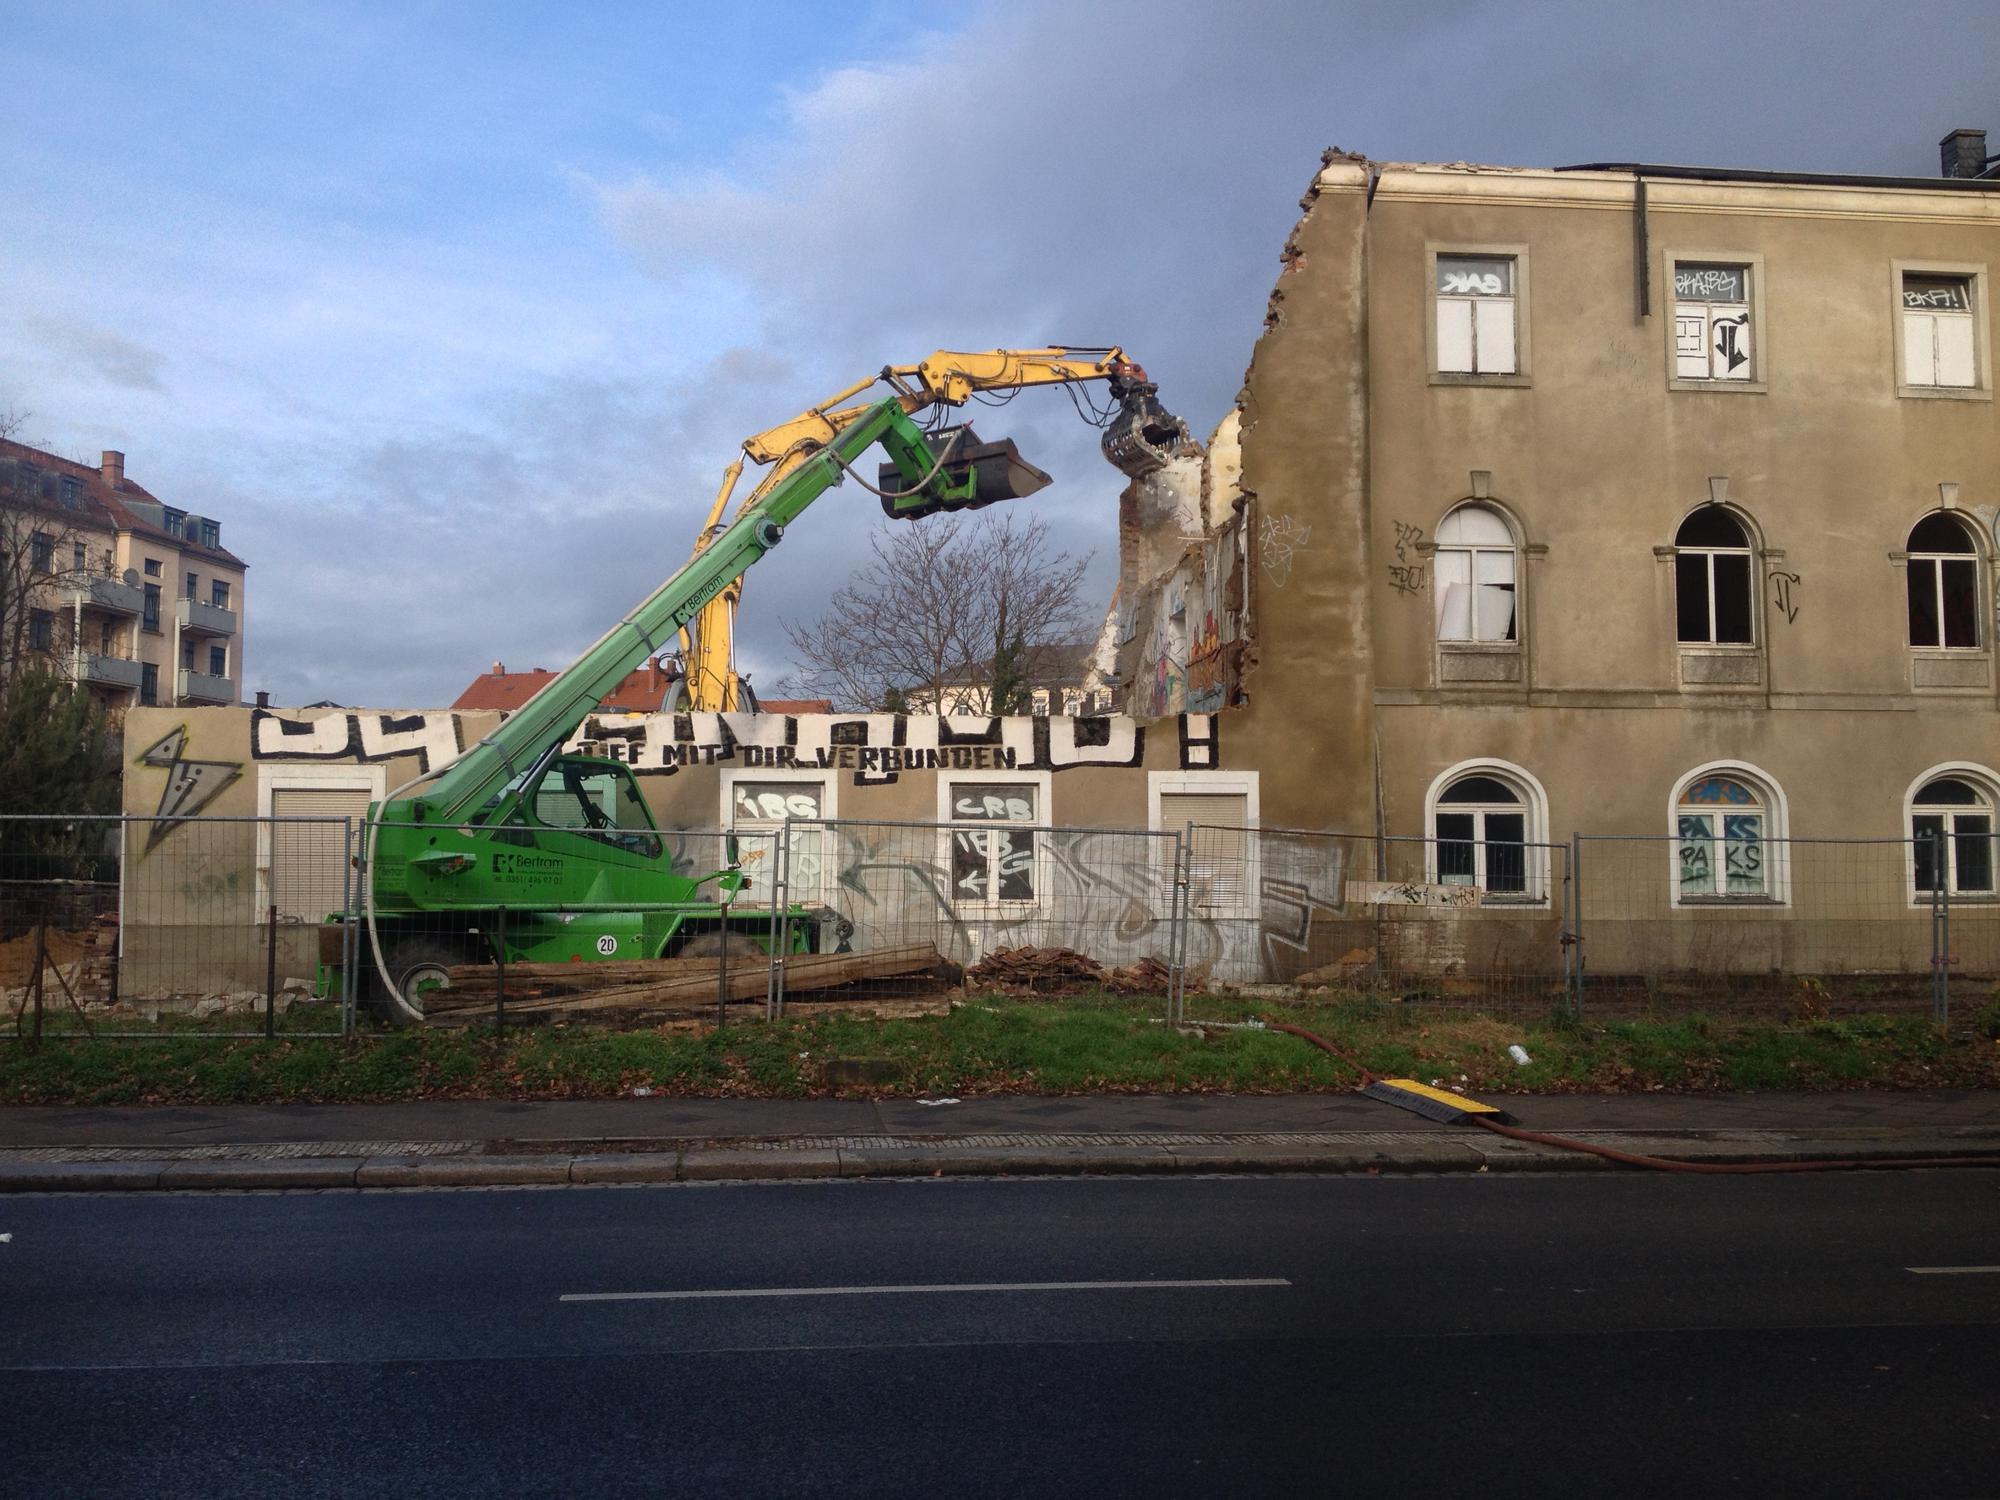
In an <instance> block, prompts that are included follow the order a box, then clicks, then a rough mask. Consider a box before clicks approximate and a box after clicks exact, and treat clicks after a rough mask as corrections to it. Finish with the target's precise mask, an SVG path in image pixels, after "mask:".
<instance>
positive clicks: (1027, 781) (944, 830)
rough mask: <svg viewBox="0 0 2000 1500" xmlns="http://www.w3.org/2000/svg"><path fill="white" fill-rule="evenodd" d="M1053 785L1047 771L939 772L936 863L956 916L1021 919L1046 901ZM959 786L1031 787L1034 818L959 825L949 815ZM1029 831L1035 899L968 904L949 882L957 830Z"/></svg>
mask: <svg viewBox="0 0 2000 1500" xmlns="http://www.w3.org/2000/svg"><path fill="white" fill-rule="evenodd" d="M1053 785H1054V778H1053V773H1051V772H1048V771H954V772H952V773H951V774H950V775H946V774H944V773H943V772H940V773H939V775H938V782H937V788H938V790H937V817H938V823H939V826H940V832H941V834H942V837H941V838H940V839H939V841H938V862H939V868H940V869H941V870H942V872H943V881H944V887H945V889H946V890H947V891H948V892H950V898H951V905H952V909H953V910H954V911H957V912H961V913H966V914H970V915H978V916H992V917H1006V918H1015V917H1024V916H1034V915H1037V914H1039V913H1040V912H1041V911H1042V910H1043V908H1044V906H1045V905H1046V903H1047V901H1048V888H1049V878H1050V876H1051V875H1052V874H1053V873H1054V869H1055V862H1054V860H1053V859H1052V858H1051V857H1050V854H1049V842H1048V838H1047V837H1046V835H1047V833H1048V831H1049V830H1050V829H1051V828H1052V827H1053V821H1054V820H1053V819H1052V818H1051V817H1050V811H1051V808H1050V802H1049V795H1050V792H1051V789H1052V787H1053ZM961 786H1031V787H1033V788H1035V811H1036V814H1037V816H1036V817H1035V819H1034V820H1033V821H1032V822H1028V823H1014V824H1004V823H986V822H959V821H958V820H957V819H956V818H954V816H953V813H952V802H953V800H954V798H953V796H952V793H953V789H954V788H957V787H961ZM1004 827H1014V828H1032V829H1035V830H1036V833H1035V835H1034V839H1035V895H1034V899H1033V900H1030V901H1003V900H1000V899H999V898H997V897H991V898H987V899H983V900H968V899H966V898H963V897H961V896H960V895H959V893H958V887H957V885H956V883H955V882H954V881H953V880H952V878H951V870H952V841H953V839H954V838H955V837H956V835H957V833H958V831H959V830H960V829H961V828H972V829H979V828H1004ZM988 869H989V870H990V869H991V864H990V862H989V865H988Z"/></svg>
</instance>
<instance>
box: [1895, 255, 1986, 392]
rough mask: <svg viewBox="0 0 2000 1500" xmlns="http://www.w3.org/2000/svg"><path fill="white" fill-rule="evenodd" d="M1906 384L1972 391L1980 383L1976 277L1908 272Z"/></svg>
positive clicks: (1905, 293) (1904, 313) (1904, 296)
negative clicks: (1974, 310)
mask: <svg viewBox="0 0 2000 1500" xmlns="http://www.w3.org/2000/svg"><path fill="white" fill-rule="evenodd" d="M1901 292H1902V308H1901V314H1902V319H1903V383H1904V384H1905V385H1915V386H1935V387H1958V388H1961V389H1968V388H1970V387H1972V386H1975V385H1977V384H1978V383H1979V358H1978V352H1977V342H1978V341H1977V338H1976V335H1975V329H1974V327H1973V321H1972V278H1971V277H1970V276H1935V275H1925V274H1923V273H1921V272H1914V271H1905V272H1904V273H1903V283H1902V288H1901Z"/></svg>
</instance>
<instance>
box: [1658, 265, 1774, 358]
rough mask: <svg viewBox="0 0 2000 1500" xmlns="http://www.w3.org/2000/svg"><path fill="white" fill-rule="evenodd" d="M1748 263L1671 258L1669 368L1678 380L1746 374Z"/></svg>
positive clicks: (1748, 354)
mask: <svg viewBox="0 0 2000 1500" xmlns="http://www.w3.org/2000/svg"><path fill="white" fill-rule="evenodd" d="M1750 331H1751V318H1750V268H1749V267H1748V266H1746V265H1714V264H1696V263H1690V262H1684V261H1677V262H1675V264H1674V374H1675V376H1676V377H1677V378H1679V379H1681V380H1752V379H1754V378H1756V360H1755V359H1754V357H1753V352H1752V348H1751V337H1750Z"/></svg>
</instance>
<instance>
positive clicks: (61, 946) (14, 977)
mask: <svg viewBox="0 0 2000 1500" xmlns="http://www.w3.org/2000/svg"><path fill="white" fill-rule="evenodd" d="M88 943H89V936H88V934H86V933H83V932H72V931H69V930H68V929H66V928H54V927H52V928H50V929H49V933H48V947H47V954H48V958H47V961H48V962H49V963H51V964H73V963H77V962H79V961H81V960H82V958H83V952H84V949H85V947H86V946H87V945H88ZM34 971H35V935H34V933H32V932H24V933H22V934H21V936H19V937H17V938H9V939H7V941H5V942H3V943H0V985H10V986H11V985H20V984H26V983H27V982H28V980H29V978H30V976H32V975H33V973H34Z"/></svg>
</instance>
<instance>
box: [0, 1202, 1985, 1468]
mask: <svg viewBox="0 0 2000 1500" xmlns="http://www.w3.org/2000/svg"><path fill="white" fill-rule="evenodd" d="M1996 1231H2000V1173H1993V1172H1979V1171H1962V1172H1949V1173H1928V1172H1904V1173H1889V1172H1884V1173H1867V1174H1856V1175H1852V1176H1834V1177H1796V1178H1762V1179H1723V1180H1703V1179H1695V1178H1659V1177H1639V1176H1632V1177H1623V1176H1615V1177H1613V1176H1607V1177H1596V1176H1590V1177H1563V1178H1550V1179H1538V1178H1534V1177H1529V1176H1514V1177H1486V1178H1482V1177H1444V1178H1428V1179H1426V1178H1401V1179H1399V1178H1381V1179H1366V1178H1314V1179H1283V1178H1235V1179H1220V1178H1216V1179H1179V1180H1171V1181H1169V1180H1150V1179H1110V1180H1102V1179H1100V1180H1050V1179H1038V1180H1019V1181H1007V1180H1000V1181H975V1180H944V1181H918V1182H895V1183H809V1184H805V1183H802V1184H773V1185H765V1186H746V1185H738V1186H720V1187H667V1188H627V1189H562V1190H551V1191H530V1190H517V1191H480V1192H444V1193H374V1194H355V1193H330V1194H324V1195H321V1194H282V1195H281V1194H240V1195H238V1194H215V1195H153V1194H148V1195H134V1196H129V1197H127V1196H108V1195H107V1196H75V1197H63V1196H51V1197H39V1198H35V1197H23V1198H12V1199H7V1200H0V1233H4V1234H10V1235H11V1236H12V1238H11V1241H9V1242H6V1243H0V1268H4V1286H5V1303H4V1307H5V1311H4V1313H0V1487H4V1490H5V1492H6V1493H7V1494H8V1495H10V1496H43V1495H51V1496H74V1495H92V1496H106V1495H144V1496H170V1495H187V1496H204V1497H207V1496H227V1495H257V1496H265V1495H285V1496H310V1495H342V1496H354V1495H374V1494H395V1495H448V1494H479V1495H482V1496H499V1495H562V1494H570V1495H594V1494H620V1493H642V1492H643V1493H648V1494H662V1495H683V1494H685V1495H711V1494H712V1495H744V1496H752V1495H764V1494H794V1493H797V1494H812V1493H819V1494H857V1493H866V1494H875V1495H885V1494H899V1495H900V1494H907V1495H921V1496H925V1497H930V1500H960V1497H966V1496H975V1495H1000V1494H1005V1495H1034V1494H1065V1495H1066V1494H1078V1495H1127V1494H1131V1495H1139V1494H1146V1495H1156V1496H1157V1495H1182V1494H1218V1495H1220V1494H1227V1495H1252V1494H1287V1495H1290V1494H1363V1495H1374V1496H1383V1497H1388V1496H1398V1497H1400V1496H1407V1495H1425V1494H1434V1495H1439V1496H1443V1495H1446V1494H1449V1495H1453V1496H1486V1495H1517V1494H1518V1495H1567V1494H1581V1493H1590V1494H1604V1495H1619V1496H1623V1495H1642V1494H1661V1495H1676V1496H1685V1495H1719V1494H1751V1493H1757V1494H1784V1495H1821V1494H1825V1495H1844V1494H1852V1495H1869V1496H1880V1495H1890V1494H1914V1493H1918V1492H1932V1493H1942V1494H1952V1495H1965V1494H1975V1495H1979V1494H1984V1495H1991V1494H1996V1493H2000V1342H1997V1341H1996V1337H1995V1335H1996V1332H2000V1271H1996V1270H1995V1269H1994V1268H1995V1267H1996V1265H2000V1232H1996ZM1911 1267H1924V1268H1933V1269H1932V1270H1931V1271H1929V1272H1927V1273H1924V1274H1919V1273H1918V1272H1915V1271H1912V1270H1911V1269H1909V1268H1911ZM1967 1267H1986V1268H1988V1269H1986V1270H1983V1271H1967V1270H1964V1269H1963V1268H1967ZM1051 1283H1060V1284H1061V1285H1058V1286H1052V1285H1050V1284H1051ZM1119 1283H1125V1284H1124V1285H1119ZM1131 1283H1140V1285H1131ZM1169 1283H1185V1284H1181V1285H1170V1284H1169ZM887 1287H901V1288H905V1289H904V1290H894V1291H891V1290H884V1288H887ZM836 1288H845V1289H848V1290H846V1291H844V1292H840V1293H833V1292H832V1289H836ZM909 1288H923V1289H922V1290H911V1289H909ZM939 1288H946V1289H943V1290H940V1289H939ZM973 1288H979V1289H973ZM687 1292H703V1293H731V1294H738V1293H743V1292H757V1293H760V1295H756V1296H742V1295H720V1296H700V1297H687V1296H672V1297H660V1296H656V1295H655V1296H645V1297H630V1296H625V1295H615V1296H607V1295H606V1294H632V1293H647V1294H658V1293H687ZM800 1292H809V1293H811V1294H810V1295H798V1294H797V1293H800Z"/></svg>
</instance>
